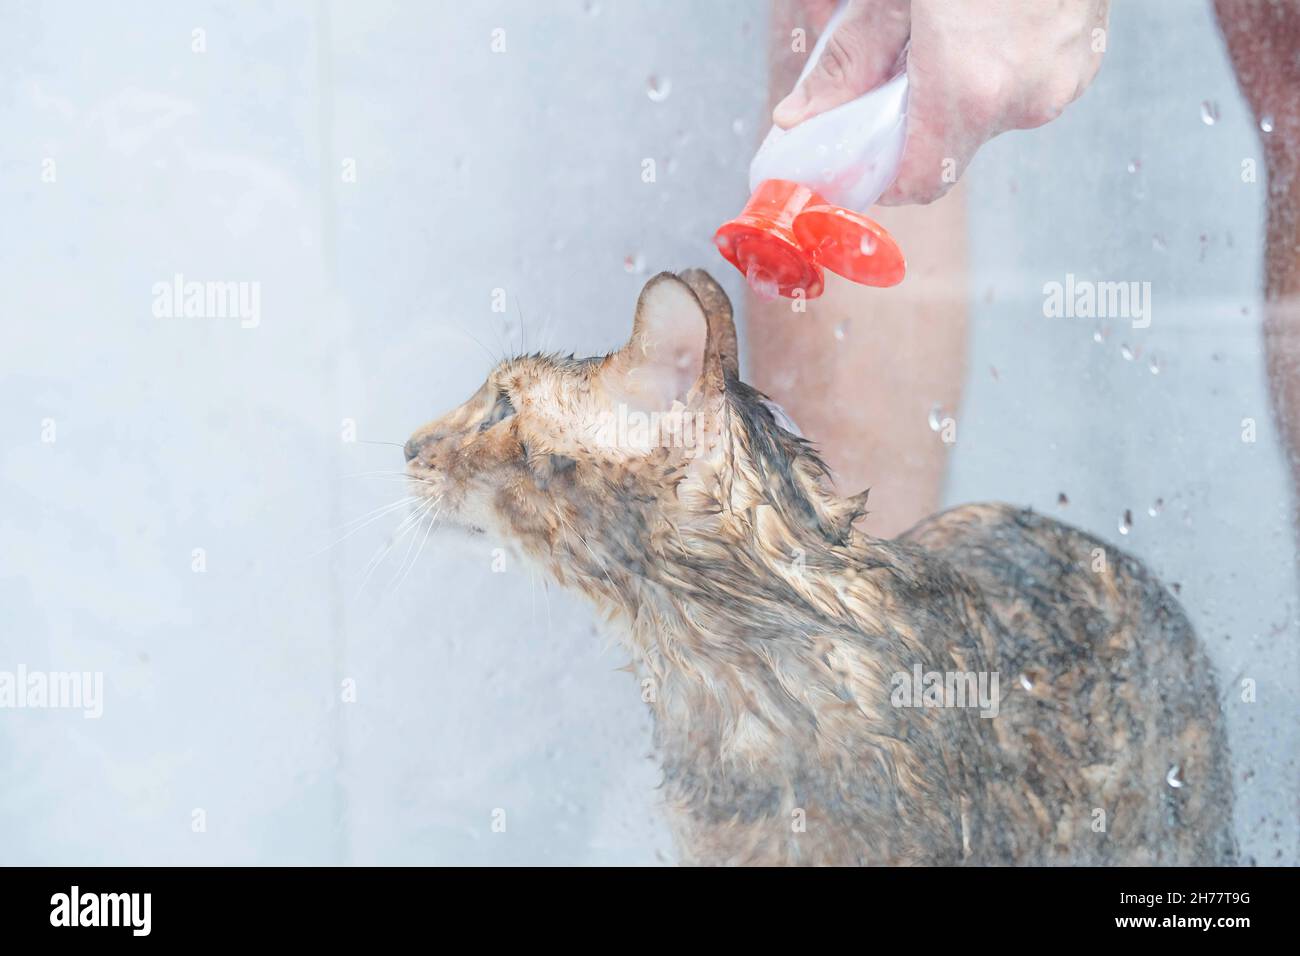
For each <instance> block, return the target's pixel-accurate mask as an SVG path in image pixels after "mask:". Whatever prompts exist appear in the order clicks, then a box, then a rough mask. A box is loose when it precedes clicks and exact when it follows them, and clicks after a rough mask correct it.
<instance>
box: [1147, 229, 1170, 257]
mask: <svg viewBox="0 0 1300 956" xmlns="http://www.w3.org/2000/svg"><path fill="white" fill-rule="evenodd" d="M1151 248H1152V249H1154V250H1155V251H1156V252H1164V251H1165V250H1166V249H1168V248H1169V244H1168V243H1167V242H1165V237H1164V236H1162V235H1160V233H1158V232H1157V233H1156V234H1155V235H1154V236H1152V237H1151Z"/></svg>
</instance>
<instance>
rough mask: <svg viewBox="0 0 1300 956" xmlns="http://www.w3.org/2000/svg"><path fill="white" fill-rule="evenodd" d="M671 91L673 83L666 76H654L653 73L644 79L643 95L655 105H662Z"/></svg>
mask: <svg viewBox="0 0 1300 956" xmlns="http://www.w3.org/2000/svg"><path fill="white" fill-rule="evenodd" d="M672 91H673V81H672V80H670V79H668V77H666V76H655V75H654V74H653V73H651V74H650V76H649V77H647V78H646V81H645V93H646V96H648V97H650V99H651V100H653V101H654V102H656V103H662V102H663V101H664V100H666V99H668V94H669V93H671V92H672Z"/></svg>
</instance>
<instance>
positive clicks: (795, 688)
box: [406, 270, 1235, 864]
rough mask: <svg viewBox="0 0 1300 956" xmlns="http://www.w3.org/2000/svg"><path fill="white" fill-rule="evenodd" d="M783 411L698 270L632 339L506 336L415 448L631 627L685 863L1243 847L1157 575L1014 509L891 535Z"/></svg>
mask: <svg viewBox="0 0 1300 956" xmlns="http://www.w3.org/2000/svg"><path fill="white" fill-rule="evenodd" d="M782 422H783V417H782V416H780V415H778V414H776V413H775V412H774V409H773V406H772V405H771V404H770V403H769V402H768V401H767V400H766V399H765V398H764V397H763V396H762V395H760V394H759V393H757V392H756V391H754V390H753V389H751V388H750V387H749V386H747V385H745V384H744V383H743V382H741V381H740V378H739V374H738V363H737V349H736V333H735V328H734V325H733V322H732V311H731V304H730V303H729V302H728V300H727V297H726V295H725V293H724V292H723V291H722V289H721V287H720V286H718V284H717V283H716V282H714V281H713V279H712V278H710V277H709V276H708V275H707V274H705V273H704V272H702V271H698V270H691V271H689V272H686V273H683V274H682V275H681V276H675V275H672V274H670V273H663V274H660V275H658V276H655V277H654V278H653V279H651V280H650V281H649V282H648V283H647V284H646V286H645V288H644V289H643V291H642V293H641V296H640V299H639V301H638V303H637V306H636V314H635V319H634V323H633V331H632V336H631V339H630V341H629V342H628V344H627V345H626V346H624V347H623V348H622V349H621V350H619V351H617V352H615V353H613V354H611V355H608V356H605V357H602V358H594V359H574V358H572V357H568V358H559V357H555V356H542V355H532V356H525V357H520V358H515V359H510V360H508V361H504V362H502V363H501V364H500V365H499V366H498V367H497V368H496V369H494V370H493V371H492V373H491V374H490V376H489V377H488V380H487V382H486V383H485V384H484V385H483V387H482V388H481V389H480V390H479V391H478V393H477V394H475V395H474V396H473V397H472V398H470V399H469V401H467V402H466V403H465V404H464V405H462V406H461V407H460V408H458V409H456V410H455V411H452V412H450V413H448V414H447V415H445V416H443V417H442V418H439V419H437V420H435V421H433V422H431V423H430V424H428V425H426V426H424V427H423V428H421V429H419V430H418V431H417V432H416V433H415V434H414V435H413V436H412V438H411V440H410V441H409V442H408V443H407V446H406V456H407V460H408V472H409V474H410V475H411V476H412V477H413V478H414V479H416V481H415V484H414V489H415V491H416V493H418V494H421V495H428V496H435V497H439V498H440V499H441V501H440V506H441V507H442V509H443V511H444V514H445V515H447V516H449V518H450V520H451V521H453V522H454V523H457V524H459V525H461V526H462V527H465V528H467V529H470V530H475V531H483V532H490V533H491V534H493V535H495V536H500V537H502V538H506V539H509V540H511V541H513V542H514V543H515V544H516V545H517V546H518V547H519V548H520V549H521V550H522V551H523V552H525V553H526V554H527V555H529V556H530V557H531V558H532V559H534V560H536V561H537V562H539V563H540V564H542V565H543V566H544V567H545V568H546V569H547V570H548V571H549V572H550V574H551V575H553V576H554V577H555V578H556V579H557V580H558V581H560V582H561V583H563V584H566V585H569V586H571V587H575V588H577V589H579V590H580V591H583V592H585V593H586V594H587V595H589V596H590V597H591V598H592V599H593V600H594V601H595V602H596V603H597V604H598V605H600V606H601V607H602V608H604V609H605V610H606V611H607V612H608V613H609V615H610V616H611V617H612V618H613V619H615V620H617V621H618V622H620V623H621V624H622V625H623V626H624V627H625V630H626V644H627V647H628V649H629V650H630V652H631V653H632V654H633V656H634V659H635V663H636V666H637V667H638V669H639V671H640V673H641V676H642V678H643V680H644V685H643V686H644V687H646V688H647V690H648V693H646V694H645V695H644V696H646V697H649V698H650V699H651V701H652V702H651V708H652V710H653V714H654V720H655V746H656V750H657V753H658V755H659V758H660V760H661V763H662V768H663V774H664V785H663V788H664V792H665V797H666V802H667V805H668V810H669V813H670V816H671V822H672V826H673V830H674V835H675V838H676V841H677V844H678V849H679V852H680V855H681V858H682V860H683V861H684V862H689V863H704V864H859V863H860V864H959V863H966V864H1012V863H1014V864H1052V863H1071V864H1077V863H1096V864H1140V863H1156V864H1189V863H1200V864H1221V863H1226V862H1231V861H1232V860H1233V859H1234V854H1235V850H1234V845H1233V840H1232V835H1231V834H1232V790H1231V781H1230V775H1229V766H1228V754H1227V746H1226V743H1225V738H1224V731H1223V726H1222V718H1221V714H1220V706H1219V700H1218V694H1217V691H1216V688H1215V684H1214V680H1213V677H1212V674H1211V670H1210V667H1209V664H1208V662H1207V661H1206V658H1205V655H1204V653H1203V651H1202V650H1201V648H1200V646H1199V644H1198V642H1197V640H1196V637H1195V635H1194V634H1193V632H1192V629H1191V627H1190V625H1189V624H1188V621H1187V618H1186V617H1185V616H1184V614H1183V611H1182V610H1181V608H1180V607H1179V605H1178V603H1177V601H1175V599H1174V598H1173V597H1172V596H1171V595H1170V594H1169V592H1168V591H1166V590H1165V588H1164V587H1163V586H1162V585H1161V584H1160V582H1159V581H1157V580H1156V579H1155V577H1154V576H1153V575H1152V574H1151V572H1150V571H1148V570H1147V569H1146V568H1144V567H1143V566H1142V565H1141V564H1140V563H1138V562H1137V561H1136V560H1135V559H1133V558H1131V557H1129V556H1128V555H1126V554H1124V553H1123V552H1120V551H1118V550H1117V549H1115V548H1113V547H1110V546H1108V545H1107V544H1106V543H1105V542H1103V541H1101V540H1099V539H1097V538H1094V537H1092V536H1090V535H1087V534H1085V533H1083V532H1081V531H1077V530H1075V529H1073V528H1070V527H1068V526H1066V525H1063V524H1061V523H1059V522H1056V521H1053V520H1051V519H1048V518H1045V517H1042V516H1040V515H1037V514H1034V513H1033V512H1030V511H1026V510H1020V509H1017V508H1012V507H1009V506H1006V505H998V504H980V505H967V506H964V507H959V508H955V509H953V510H950V511H947V512H944V513H942V514H939V515H936V516H934V517H932V518H930V519H927V520H926V521H924V522H922V523H921V524H919V525H918V526H916V527H915V528H913V529H912V530H911V531H909V532H908V533H906V534H904V535H902V536H900V537H899V538H897V539H895V540H880V539H876V538H872V537H871V536H869V535H867V534H865V533H863V532H862V531H861V530H859V529H858V528H856V527H855V526H854V522H855V520H856V519H857V518H859V517H861V516H862V515H863V514H864V505H865V495H861V496H857V497H853V498H841V497H838V496H837V495H836V494H835V493H834V492H833V491H832V490H831V486H830V479H829V476H828V474H827V471H826V468H825V467H824V465H823V464H822V463H821V461H820V459H819V458H818V457H817V455H816V454H815V452H814V451H813V449H812V448H811V447H810V446H809V444H808V443H807V442H805V441H804V440H803V439H802V438H800V437H798V436H796V435H795V434H793V433H792V432H791V431H790V430H789V429H788V428H787V427H784V426H783V424H782ZM786 424H788V423H786ZM881 467H887V464H886V463H882V464H881Z"/></svg>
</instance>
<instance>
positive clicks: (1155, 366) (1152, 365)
mask: <svg viewBox="0 0 1300 956" xmlns="http://www.w3.org/2000/svg"><path fill="white" fill-rule="evenodd" d="M1147 367H1148V368H1149V369H1151V374H1152V375H1159V374H1160V363H1159V362H1157V361H1156V357H1155V356H1154V355H1153V356H1151V361H1150V362H1148V363H1147Z"/></svg>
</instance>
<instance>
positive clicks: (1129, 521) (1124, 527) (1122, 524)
mask: <svg viewBox="0 0 1300 956" xmlns="http://www.w3.org/2000/svg"><path fill="white" fill-rule="evenodd" d="M1132 527H1133V512H1132V511H1129V510H1128V509H1125V511H1124V517H1122V518H1120V519H1119V533H1120V534H1128V532H1129V529H1130V528H1132Z"/></svg>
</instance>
